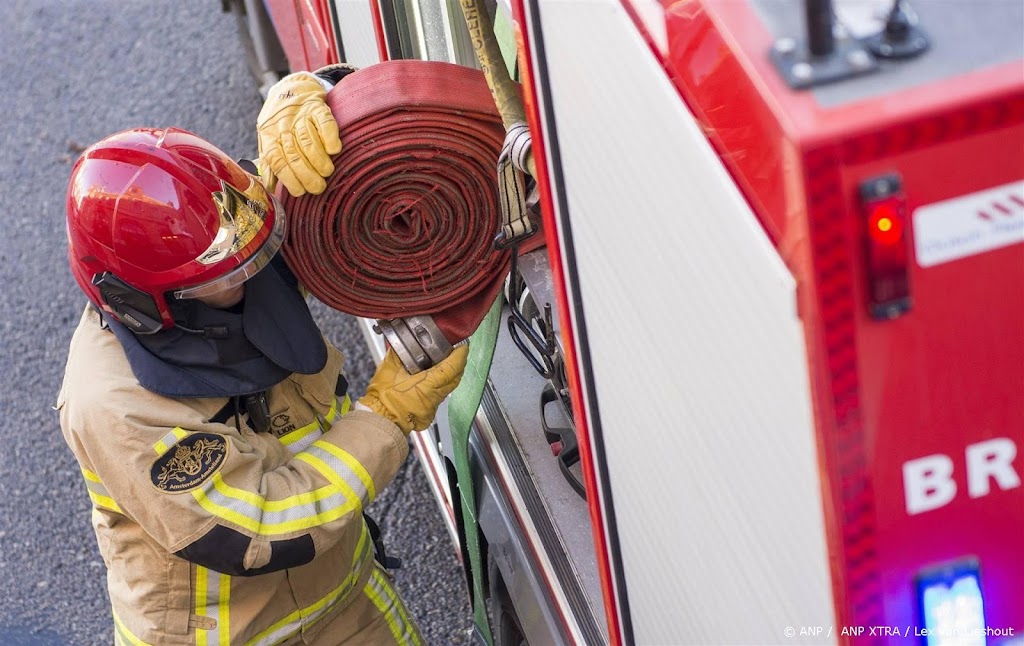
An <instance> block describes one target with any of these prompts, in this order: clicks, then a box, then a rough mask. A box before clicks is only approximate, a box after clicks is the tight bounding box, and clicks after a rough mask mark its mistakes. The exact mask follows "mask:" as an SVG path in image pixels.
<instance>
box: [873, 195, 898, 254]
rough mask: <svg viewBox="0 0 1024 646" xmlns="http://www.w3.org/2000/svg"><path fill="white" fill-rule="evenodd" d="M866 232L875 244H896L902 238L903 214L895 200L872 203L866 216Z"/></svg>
mask: <svg viewBox="0 0 1024 646" xmlns="http://www.w3.org/2000/svg"><path fill="white" fill-rule="evenodd" d="M868 234H869V235H870V236H871V238H872V240H874V241H875V243H877V244H881V245H891V244H896V243H897V242H899V241H900V239H902V238H903V215H902V214H901V213H900V210H899V202H898V201H897V200H886V201H884V202H879V203H877V204H874V205H873V207H872V210H871V215H870V216H869V217H868Z"/></svg>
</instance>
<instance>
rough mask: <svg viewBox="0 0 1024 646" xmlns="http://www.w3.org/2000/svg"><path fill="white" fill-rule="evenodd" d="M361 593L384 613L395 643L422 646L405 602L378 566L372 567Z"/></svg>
mask: <svg viewBox="0 0 1024 646" xmlns="http://www.w3.org/2000/svg"><path fill="white" fill-rule="evenodd" d="M363 594H365V595H366V596H368V597H369V598H370V600H371V601H373V605H375V606H377V610H380V612H381V614H383V615H384V620H385V621H386V622H387V623H388V627H389V628H390V629H391V634H392V635H394V637H395V642H396V643H398V644H401V645H402V646H404V645H405V644H413V645H414V646H422V642H421V641H420V636H419V633H418V631H417V630H416V626H415V625H414V624H413V623H412V621H411V620H410V619H409V613H408V611H407V610H406V609H405V604H403V603H402V600H401V599H399V598H398V595H397V594H396V593H395V590H394V588H392V587H391V584H390V583H388V580H387V579H386V578H385V577H384V575H383V574H382V573H381V571H380V570H379V569H378V568H376V567H374V568H373V572H371V573H370V579H369V581H367V582H366V587H364V588H363Z"/></svg>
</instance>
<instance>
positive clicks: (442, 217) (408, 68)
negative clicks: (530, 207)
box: [279, 61, 539, 343]
mask: <svg viewBox="0 0 1024 646" xmlns="http://www.w3.org/2000/svg"><path fill="white" fill-rule="evenodd" d="M327 102H328V105H329V106H330V108H331V111H332V112H333V114H334V117H335V118H336V119H337V121H338V125H339V129H340V132H341V137H342V141H343V143H344V149H343V151H342V152H341V154H339V155H336V156H335V158H334V165H335V170H334V173H333V174H332V175H331V176H330V177H329V178H328V179H327V190H326V191H324V193H322V194H321V195H317V196H303V197H300V198H293V197H291V196H289V195H288V194H287V192H286V191H283V190H282V191H279V197H280V198H281V201H282V203H283V204H284V207H285V212H286V213H288V216H289V217H288V238H287V241H286V243H285V246H284V255H285V259H286V260H287V262H288V265H289V266H290V267H291V268H292V270H293V271H294V272H295V273H296V275H297V277H298V279H299V281H300V282H301V283H302V284H303V285H305V287H306V288H307V289H308V290H309V291H310V292H312V293H313V295H315V296H316V297H317V298H318V299H320V300H321V301H322V302H324V303H325V304H327V305H329V306H330V307H332V308H334V309H337V310H340V311H342V312H346V313H349V314H353V315H356V316H361V317H368V318H375V319H393V318H402V317H408V316H413V315H422V314H429V315H431V316H432V317H433V318H434V321H435V323H436V324H437V326H438V327H439V328H440V330H441V332H442V333H443V334H444V336H445V337H446V338H447V339H448V340H449V341H450V342H452V343H455V342H458V341H460V340H462V339H464V338H467V337H468V336H469V335H470V334H472V332H473V331H474V330H475V329H476V327H477V326H478V325H479V323H480V321H481V320H483V317H484V315H485V314H486V313H487V310H488V308H489V307H490V305H491V303H493V302H494V299H495V298H496V297H497V294H498V292H499V290H500V289H501V287H502V283H503V280H504V277H505V275H506V273H507V272H508V263H509V251H507V250H505V251H497V250H495V249H494V247H493V244H492V242H493V239H494V236H495V233H496V232H497V231H498V226H499V219H500V209H499V202H498V186H497V175H496V168H497V160H498V155H499V153H500V151H501V147H502V143H503V141H504V136H505V131H504V128H503V127H502V122H501V117H500V115H499V114H498V112H497V110H496V109H495V107H494V103H493V101H492V99H491V94H490V91H489V89H488V87H487V84H486V82H485V80H484V76H483V74H482V73H481V72H479V71H476V70H472V69H470V68H467V67H463V66H459V65H451V64H448V63H439V62H427V61H389V62H386V63H381V64H379V65H373V66H371V67H367V68H365V69H362V70H359V71H358V72H354V73H352V74H349V75H348V76H346V77H345V78H344V79H342V80H341V82H340V83H339V84H338V85H337V86H336V87H335V88H334V89H333V90H331V92H330V93H328V96H327ZM538 237H539V236H535V237H534V238H538Z"/></svg>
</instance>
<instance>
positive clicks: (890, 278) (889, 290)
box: [860, 173, 911, 320]
mask: <svg viewBox="0 0 1024 646" xmlns="http://www.w3.org/2000/svg"><path fill="white" fill-rule="evenodd" d="M860 199H861V208H862V209H863V211H862V212H863V214H864V217H865V220H866V224H867V236H866V237H865V242H866V245H865V247H866V248H865V258H864V259H865V265H866V268H867V296H868V312H869V313H870V314H871V316H872V317H873V318H875V319H879V320H885V319H892V318H895V317H897V316H900V315H902V314H904V313H906V312H907V311H908V310H909V309H910V304H911V298H910V275H909V274H910V267H909V258H908V253H907V247H908V245H907V241H906V236H905V235H904V231H905V230H906V215H905V214H906V211H907V205H906V197H905V196H904V195H903V187H902V182H901V181H900V178H899V176H898V175H896V174H895V173H891V174H888V175H884V176H882V177H875V178H873V179H869V180H867V181H864V182H862V183H861V185H860Z"/></svg>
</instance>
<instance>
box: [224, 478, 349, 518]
mask: <svg viewBox="0 0 1024 646" xmlns="http://www.w3.org/2000/svg"><path fill="white" fill-rule="evenodd" d="M217 475H220V474H217ZM213 484H214V486H215V487H216V488H217V491H219V492H221V493H222V494H224V495H225V496H229V497H231V498H237V499H238V500H241V501H243V502H247V503H249V504H250V505H252V506H254V507H259V508H260V509H262V510H263V511H284V510H285V509H290V508H292V507H298V506H301V505H308V504H309V503H312V502H317V501H320V500H323V499H325V498H327V497H329V496H330V495H331V494H333V493H334V487H332V486H331V485H326V486H323V487H320V488H319V489H317V490H315V491H307V492H305V493H297V494H295V495H294V496H288V497H287V498H282V499H281V500H267V499H266V498H264V497H263V496H261V495H259V494H256V493H253V492H251V491H246V490H245V489H238V488H235V487H232V486H231V485H229V484H228V483H226V482H224V478H223V477H221V478H218V477H216V476H214V483H213Z"/></svg>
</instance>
